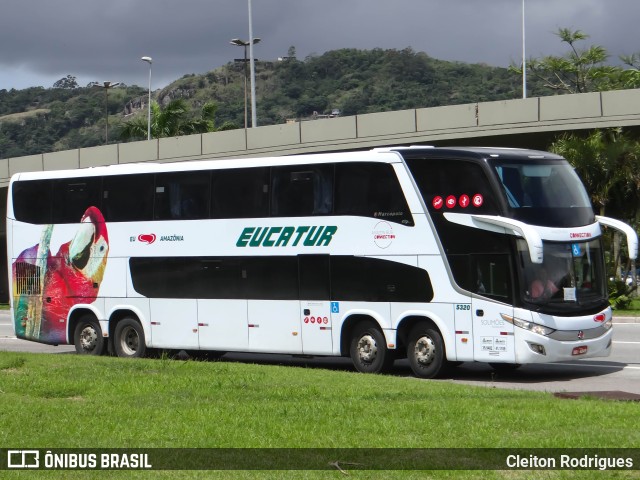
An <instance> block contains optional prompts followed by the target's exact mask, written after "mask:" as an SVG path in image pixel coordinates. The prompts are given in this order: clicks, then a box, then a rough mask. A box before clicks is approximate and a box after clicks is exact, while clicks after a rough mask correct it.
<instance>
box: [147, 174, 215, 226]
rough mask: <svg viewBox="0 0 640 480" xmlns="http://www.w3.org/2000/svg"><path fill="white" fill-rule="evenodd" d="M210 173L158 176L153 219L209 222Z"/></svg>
mask: <svg viewBox="0 0 640 480" xmlns="http://www.w3.org/2000/svg"><path fill="white" fill-rule="evenodd" d="M209 177H210V174H209V172H208V171H197V172H179V173H159V174H158V175H156V191H155V192H156V193H155V207H154V214H153V215H154V218H155V219H156V220H199V219H202V218H209V204H210V200H209V190H210V188H211V182H210V180H209Z"/></svg>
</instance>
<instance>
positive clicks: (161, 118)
mask: <svg viewBox="0 0 640 480" xmlns="http://www.w3.org/2000/svg"><path fill="white" fill-rule="evenodd" d="M217 108H218V107H217V105H216V104H215V103H213V102H207V103H205V104H204V105H203V107H202V111H201V113H200V118H196V119H192V118H190V116H189V106H188V104H187V102H186V101H185V100H184V99H182V98H177V99H175V100H172V101H171V102H169V103H168V104H167V106H166V107H164V108H161V107H160V106H159V105H158V103H157V102H152V103H151V137H152V138H164V137H177V136H180V135H191V134H194V133H206V132H215V131H217V130H226V129H230V128H237V127H236V126H235V125H230V124H228V123H225V124H224V125H223V126H222V127H221V128H220V129H218V128H216V126H215V113H216V110H217ZM147 121H148V120H147V117H146V116H144V117H143V116H137V117H135V118H134V119H132V120H129V121H128V122H126V123H125V124H124V126H123V127H122V130H121V131H120V138H121V139H122V140H123V141H127V140H134V139H145V138H147Z"/></svg>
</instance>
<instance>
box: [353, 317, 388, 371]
mask: <svg viewBox="0 0 640 480" xmlns="http://www.w3.org/2000/svg"><path fill="white" fill-rule="evenodd" d="M393 353H394V352H393V351H391V350H389V349H388V348H387V345H386V341H385V338H384V334H383V333H382V332H381V331H380V329H379V328H377V327H376V326H375V325H374V324H373V323H371V322H363V323H360V324H358V325H356V327H355V329H354V331H353V335H352V337H351V344H350V348H349V354H350V356H351V361H352V362H353V365H354V367H356V370H358V371H359V372H362V373H382V372H387V371H389V370H390V369H391V367H392V366H393V361H394V355H393Z"/></svg>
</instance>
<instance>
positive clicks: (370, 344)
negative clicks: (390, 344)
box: [358, 335, 378, 363]
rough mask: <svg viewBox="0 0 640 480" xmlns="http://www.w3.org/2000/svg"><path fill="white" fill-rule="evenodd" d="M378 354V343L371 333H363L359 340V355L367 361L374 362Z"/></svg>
mask: <svg viewBox="0 0 640 480" xmlns="http://www.w3.org/2000/svg"><path fill="white" fill-rule="evenodd" d="M376 355H378V345H377V344H376V340H375V339H374V338H373V337H372V336H371V335H363V336H362V337H360V340H358V357H359V358H360V360H362V361H363V362H365V363H372V362H373V360H374V359H375V358H376Z"/></svg>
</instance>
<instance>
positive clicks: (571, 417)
mask: <svg viewBox="0 0 640 480" xmlns="http://www.w3.org/2000/svg"><path fill="white" fill-rule="evenodd" d="M489 378H490V377H488V380H489ZM0 385H2V392H1V393H2V397H3V409H2V411H1V412H0V421H1V422H2V426H3V427H2V429H1V431H0V443H2V444H3V445H8V446H15V447H16V448H97V449H106V448H118V447H120V448H132V449H136V448H138V449H139V448H180V447H182V448H300V447H306V448H310V449H315V448H354V447H361V448H385V447H388V448H455V449H458V448H507V449H515V448H523V449H533V448H558V449H565V448H580V447H585V448H589V447H591V448H608V447H611V448H624V447H629V448H631V447H634V446H635V445H637V444H638V442H639V441H640V432H638V430H637V429H634V428H630V427H629V419H630V418H634V416H635V415H636V412H637V407H636V405H634V404H633V402H608V401H602V400H597V399H595V398H587V399H580V400H562V399H558V398H555V397H553V396H552V395H551V394H549V393H544V392H530V391H529V392H527V391H515V390H504V389H491V388H484V387H470V386H463V385H456V384H452V383H448V382H442V381H420V380H417V379H415V378H408V377H404V376H382V375H362V374H356V373H353V372H351V371H340V370H325V369H314V368H296V367H280V366H270V365H252V364H237V363H232V362H196V361H186V362H185V361H178V360H168V359H167V358H161V359H155V360H154V359H136V360H135V361H129V360H126V359H120V358H114V357H85V356H77V355H47V354H27V353H12V352H0ZM585 418H588V421H585ZM594 432H598V435H597V436H594ZM249 454H251V453H249ZM336 460H337V459H336ZM459 462H460V459H459V458H457V459H456V460H454V465H459ZM12 473H13V474H14V476H15V477H16V478H17V477H18V475H16V474H15V472H6V471H5V472H4V475H5V477H3V478H13V477H12V476H7V475H11V474H12ZM29 473H30V475H29V477H32V476H34V475H35V476H41V477H42V478H49V477H50V476H51V475H47V473H49V472H29ZM74 473H75V476H80V473H81V472H65V478H68V474H71V475H73V474H74ZM118 473H119V472H108V471H103V472H100V477H101V478H102V477H105V478H122V477H123V475H122V474H118ZM177 473H178V472H172V471H165V472H158V471H155V472H150V473H146V474H145V472H127V473H126V474H125V475H124V476H126V477H127V478H132V477H133V478H158V477H162V478H174V477H175V475H176V474H177ZM193 473H195V472H193ZM193 473H192V475H191V476H194V475H193ZM454 473H455V475H453V474H454ZM618 473H620V474H621V475H619V476H618V478H620V477H624V472H618ZM629 473H633V472H629ZM242 474H243V472H238V471H230V472H226V473H225V472H216V473H214V472H211V475H215V476H216V477H217V478H238V476H239V475H242ZM436 474H437V475H436ZM329 475H332V476H333V477H332V478H341V477H342V476H343V475H342V474H340V473H339V472H338V471H335V472H321V471H318V472H285V471H279V472H244V478H263V477H265V476H266V477H269V478H292V479H293V478H301V477H304V478H318V479H319V478H330V477H329ZM349 475H350V476H353V477H354V478H416V479H417V478H427V477H425V476H426V475H427V476H431V477H434V476H438V477H440V476H445V477H448V476H455V478H459V477H463V478H478V479H480V478H504V477H505V476H508V477H509V478H515V479H525V478H544V479H549V478H552V479H553V478H601V476H602V475H603V472H593V471H592V472H588V471H578V472H570V471H564V472H557V471H556V472H553V471H540V472H534V471H519V472H518V471H511V472H508V474H507V473H506V472H500V471H494V472H473V471H466V472H465V471H458V472H452V473H451V475H449V474H448V473H447V472H431V473H430V474H428V472H416V471H414V472H411V471H405V472H402V471H395V472H394V471H384V472H382V471H381V472H375V471H350V472H349ZM185 476H187V475H185ZM200 476H201V475H200ZM20 478H21V477H20Z"/></svg>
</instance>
